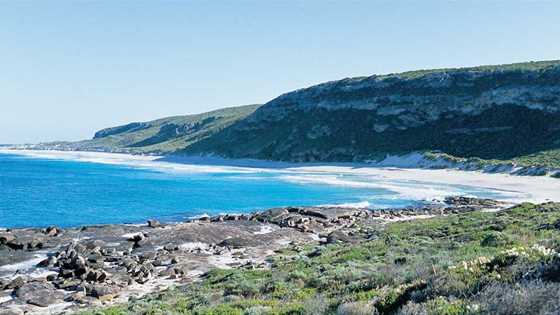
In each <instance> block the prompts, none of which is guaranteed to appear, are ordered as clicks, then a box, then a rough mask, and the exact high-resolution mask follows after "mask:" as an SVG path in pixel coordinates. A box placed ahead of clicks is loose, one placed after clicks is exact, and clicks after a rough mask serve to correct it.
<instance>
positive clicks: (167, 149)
mask: <svg viewBox="0 0 560 315" xmlns="http://www.w3.org/2000/svg"><path fill="white" fill-rule="evenodd" d="M259 106H260V105H246V106H239V107H230V108H224V109H219V110H215V111H211V112H207V113H202V114H196V115H186V116H173V117H167V118H162V119H158V120H154V121H149V122H142V123H130V124H127V125H124V126H118V127H112V128H107V129H103V130H100V131H98V132H96V134H95V136H94V138H93V139H91V140H85V141H80V142H72V143H51V144H47V145H50V146H53V145H58V146H60V147H63V148H65V149H73V150H86V151H115V152H129V153H158V154H166V153H172V152H176V151H178V150H180V149H183V148H185V147H186V146H189V145H190V144H192V143H195V142H197V141H200V140H201V139H204V138H207V137H209V136H212V135H213V134H215V133H217V132H219V131H220V130H222V129H224V128H226V127H228V126H230V125H231V124H233V123H235V122H236V121H238V120H240V119H243V118H245V117H247V116H248V115H250V114H251V113H253V112H254V111H255V110H256V109H257V108H258V107H259Z"/></svg>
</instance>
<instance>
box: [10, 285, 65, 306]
mask: <svg viewBox="0 0 560 315" xmlns="http://www.w3.org/2000/svg"><path fill="white" fill-rule="evenodd" d="M15 296H16V297H17V298H18V299H20V300H22V301H24V302H26V303H29V304H33V305H37V306H41V307H47V306H49V305H50V304H54V303H57V302H59V301H60V300H61V299H62V297H63V295H62V294H61V293H60V292H57V291H56V290H55V288H54V286H53V285H52V284H50V283H44V282H30V283H27V284H25V285H23V286H22V287H20V288H18V289H17V290H16V292H15Z"/></svg>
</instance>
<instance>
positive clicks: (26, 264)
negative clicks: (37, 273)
mask: <svg viewBox="0 0 560 315" xmlns="http://www.w3.org/2000/svg"><path fill="white" fill-rule="evenodd" d="M45 258H47V255H46V254H37V255H35V257H34V258H32V259H29V260H25V261H22V262H19V263H15V264H9V265H3V266H0V271H9V272H16V271H18V270H19V271H26V270H30V269H33V268H35V266H36V265H37V264H38V263H40V262H41V261H43V260H44V259H45Z"/></svg>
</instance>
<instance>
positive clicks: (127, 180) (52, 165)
mask: <svg viewBox="0 0 560 315" xmlns="http://www.w3.org/2000/svg"><path fill="white" fill-rule="evenodd" d="M202 169H203V170H204V167H202ZM291 175H294V174H291ZM296 175H297V176H296V177H303V178H304V179H305V178H306V177H305V176H310V178H313V177H312V176H313V175H309V174H300V173H298V174H296ZM329 178H335V179H341V178H342V179H345V180H346V179H348V180H352V179H351V178H344V176H338V175H336V174H333V177H329ZM405 184H407V185H410V183H403V185H405ZM359 186H360V185H358V187H357V188H356V187H351V186H344V185H332V184H330V185H329V184H321V183H320V182H319V183H314V182H307V183H298V182H297V181H296V182H294V181H290V180H286V173H285V172H283V171H282V170H271V171H257V170H255V171H251V170H248V169H240V168H226V167H224V168H219V167H218V168H214V169H212V171H209V172H204V171H202V172H200V169H199V171H197V172H189V171H169V170H158V169H148V168H139V167H133V166H126V165H111V164H101V163H91V162H83V161H69V160H55V159H46V158H37V157H27V156H20V155H6V154H0V194H1V195H0V227H31V226H33V227H34V226H48V225H58V226H79V225H85V224H102V223H140V222H145V221H146V220H147V219H150V218H157V219H159V220H162V221H180V220H184V219H186V218H189V217H192V216H196V215H202V214H210V215H212V214H218V213H242V212H251V211H255V210H262V209H267V208H272V207H278V206H288V205H323V204H349V203H350V204H352V203H362V204H364V203H365V204H366V205H369V206H370V207H400V206H406V205H411V204H416V203H418V202H419V201H418V200H414V199H412V198H406V197H405V196H399V195H398V194H397V193H396V192H393V191H391V190H389V189H384V188H379V187H366V188H363V187H359ZM455 189H456V190H459V191H461V192H468V193H475V194H477V195H485V196H490V197H491V196H492V193H491V192H484V191H478V192H476V191H473V190H472V189H470V190H469V188H461V187H459V188H457V187H455Z"/></svg>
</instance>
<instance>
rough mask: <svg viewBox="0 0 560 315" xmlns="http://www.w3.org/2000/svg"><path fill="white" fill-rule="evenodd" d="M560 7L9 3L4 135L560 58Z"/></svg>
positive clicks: (3, 9) (68, 132)
mask: <svg viewBox="0 0 560 315" xmlns="http://www.w3.org/2000/svg"><path fill="white" fill-rule="evenodd" d="M559 15H560V1H557V0H550V1H544V0H543V1H529V0H526V1H521V0H507V1H506V0H504V1H491V0H478V1H477V0H464V1H460V0H456V1H436V0H431V1H430V0H422V1H420V0H417V1H416V0H414V1H413V0H410V1H397V0H393V1H372V0H369V1H351V0H340V1H327V0H305V1H288V0H284V1H274V0H267V1H262V0H253V1H249V0H235V1H234V0H231V1H225V0H224V1H218V0H215V1H206V0H205V1H188V0H184V1H156V0H151V1H143V0H130V1H125V0H120V1H119V0H106V1H105V0H99V1H78V0H76V1H62V0H59V1H42V0H36V1H26V0H18V1H13V0H0V143H35V142H41V141H52V140H78V139H85V138H90V137H92V136H93V133H94V132H95V131H96V130H98V129H101V128H105V127H109V126H114V125H119V124H123V123H128V122H132V121H146V120H152V119H156V118H160V117H165V116H170V115H180V114H181V115H182V114H191V113H200V112H204V111H208V110H212V109H217V108H222V107H229V106H236V105H243V104H254V103H264V102H267V101H269V100H271V99H273V98H275V97H276V96H278V95H280V94H282V93H286V92H289V91H291V90H294V89H298V88H302V87H307V86H310V85H313V84H317V83H321V82H325V81H331V80H336V79H341V78H345V77H352V76H366V75H372V74H383V73H392V72H400V71H406V70H415V69H428V68H441V67H461V66H475V65H482V64H503V63H513V62H522V61H531V60H551V59H560V40H558V39H559V38H560V23H558V16H559Z"/></svg>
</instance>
